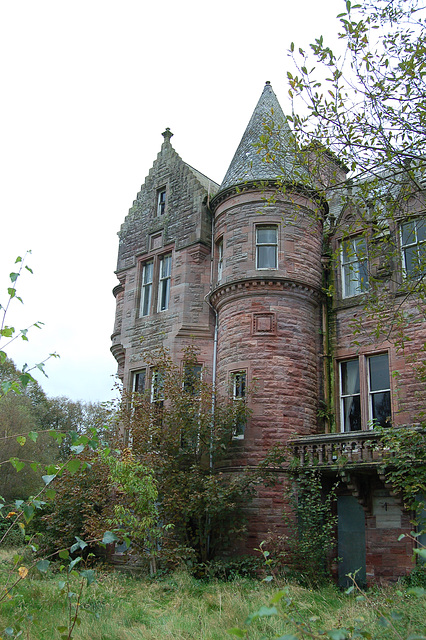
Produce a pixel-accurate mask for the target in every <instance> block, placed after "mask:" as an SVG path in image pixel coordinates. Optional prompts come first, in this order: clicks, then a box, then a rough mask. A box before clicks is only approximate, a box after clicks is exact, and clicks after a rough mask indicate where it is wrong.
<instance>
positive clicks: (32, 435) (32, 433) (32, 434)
mask: <svg viewBox="0 0 426 640" xmlns="http://www.w3.org/2000/svg"><path fill="white" fill-rule="evenodd" d="M28 437H29V439H30V440H32V441H33V442H37V438H38V433H37V431H30V432H29V434H28Z"/></svg>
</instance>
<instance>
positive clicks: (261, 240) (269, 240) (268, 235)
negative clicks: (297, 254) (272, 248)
mask: <svg viewBox="0 0 426 640" xmlns="http://www.w3.org/2000/svg"><path fill="white" fill-rule="evenodd" d="M257 244H277V228H276V227H257Z"/></svg>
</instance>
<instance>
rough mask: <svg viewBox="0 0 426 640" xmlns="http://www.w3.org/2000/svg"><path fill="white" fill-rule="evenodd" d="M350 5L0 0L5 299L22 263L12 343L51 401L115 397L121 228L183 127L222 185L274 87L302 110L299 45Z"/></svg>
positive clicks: (0, 236) (192, 151)
mask: <svg viewBox="0 0 426 640" xmlns="http://www.w3.org/2000/svg"><path fill="white" fill-rule="evenodd" d="M341 9H342V10H343V3H342V0H326V2H319V1H318V0H304V2H303V3H300V2H294V0H292V1H291V2H290V1H289V0H280V1H278V0H265V1H264V2H259V0H256V1H252V0H227V1H225V0H217V1H216V2H214V3H202V2H200V1H197V2H196V1H193V0H181V2H176V0H173V1H172V0H163V2H146V1H145V0H121V2H111V1H109V0H102V1H101V0H72V2H71V1H70V0H37V1H34V0H19V2H10V1H9V0H0V60H1V62H0V83H1V84H0V86H1V99H0V171H1V177H0V180H1V182H0V212H1V213H0V215H1V218H0V219H1V225H0V242H1V244H0V303H1V304H4V303H5V302H6V293H5V292H6V289H7V286H8V284H9V282H8V274H9V272H10V271H11V270H12V269H13V268H14V267H13V262H14V260H15V258H16V256H17V255H23V254H24V253H25V251H26V250H27V249H31V250H32V255H31V256H29V258H28V264H29V266H31V268H32V269H33V271H34V275H30V274H29V273H28V274H25V275H24V276H23V278H22V280H21V282H20V283H19V293H20V295H21V296H22V298H23V300H24V305H23V306H22V305H20V303H18V302H16V303H15V305H14V306H13V307H12V308H11V311H10V314H9V317H8V324H12V325H14V326H16V327H18V328H24V327H26V326H28V325H30V324H31V323H32V322H34V321H38V320H41V321H43V322H44V323H45V326H44V328H43V330H42V331H38V330H37V329H33V330H32V331H31V332H30V334H29V338H30V340H29V342H28V343H23V342H22V341H19V343H14V345H11V347H10V349H9V350H8V353H9V356H10V357H12V358H13V359H14V360H15V362H16V363H17V365H18V366H22V365H23V364H24V363H25V362H28V364H32V363H36V362H39V361H41V360H43V359H44V358H45V357H46V356H47V355H48V354H49V353H50V352H53V351H56V352H58V353H59V354H60V356H61V358H60V359H59V360H52V361H50V362H49V363H48V365H47V368H46V370H47V373H48V375H49V378H48V379H46V378H44V377H43V376H41V375H40V376H38V375H37V376H36V377H37V378H38V379H39V381H40V382H41V384H42V386H43V388H44V389H45V391H46V392H47V393H48V395H50V396H57V395H64V396H68V397H69V398H72V399H74V400H78V399H81V400H87V401H97V400H107V399H109V398H110V397H111V396H112V393H111V388H112V386H113V381H114V380H113V376H114V374H115V372H116V364H115V360H114V358H113V357H112V355H111V354H110V351H109V348H110V335H111V333H112V329H113V324H114V310H115V304H114V298H113V296H112V288H113V287H114V286H115V285H116V284H117V280H116V277H115V275H114V270H115V267H116V257H117V249H118V239H117V232H118V230H119V228H120V225H121V223H122V221H123V220H124V217H125V216H126V214H127V212H128V209H129V207H130V206H131V204H132V202H133V200H134V199H135V197H136V194H137V192H138V191H139V189H140V185H141V184H142V183H143V182H144V179H145V176H146V175H147V174H148V171H149V169H150V167H151V166H152V163H153V161H154V159H155V157H156V154H157V153H158V151H159V150H160V146H161V143H162V141H163V138H162V136H161V132H162V131H164V129H165V127H170V128H171V130H172V132H173V133H174V137H173V139H172V144H173V146H174V147H175V149H176V151H177V152H178V153H179V154H180V156H181V157H182V158H183V160H184V161H185V162H188V163H189V164H190V165H192V166H193V167H195V168H196V169H198V170H199V171H201V172H202V173H204V174H206V175H207V176H209V177H210V178H212V179H213V180H215V181H216V182H219V183H220V182H221V180H222V178H223V177H224V175H225V172H226V169H227V167H228V165H229V163H230V161H231V159H232V156H233V154H234V152H235V150H236V148H237V145H238V143H239V141H240V138H241V136H242V134H243V132H244V129H245V127H246V125H247V123H248V121H249V118H250V116H251V114H252V111H253V109H254V107H255V105H256V103H257V100H258V98H259V96H260V94H261V92H262V90H263V86H264V83H265V81H266V80H270V81H271V83H272V86H273V89H274V91H275V93H276V94H277V96H278V99H279V100H280V102H281V106H282V107H283V110H284V112H288V111H289V102H288V99H287V85H286V72H287V69H289V68H290V64H291V63H290V60H289V59H288V57H287V49H288V47H289V44H290V42H291V41H294V42H295V44H296V45H297V46H303V47H307V45H308V44H309V42H311V41H313V39H314V38H315V37H318V36H319V35H321V34H322V35H324V36H329V37H330V40H331V41H335V39H336V35H335V34H336V32H337V28H338V21H337V20H336V18H335V17H336V15H337V14H338V13H340V11H341Z"/></svg>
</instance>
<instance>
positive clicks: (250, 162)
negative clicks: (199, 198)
mask: <svg viewBox="0 0 426 640" xmlns="http://www.w3.org/2000/svg"><path fill="white" fill-rule="evenodd" d="M265 125H267V126H268V132H267V133H269V136H270V139H269V143H268V147H269V149H272V148H273V149H274V150H276V154H277V162H275V161H274V160H273V159H272V160H271V159H270V161H268V162H267V161H266V160H265V155H266V152H265V150H264V149H261V150H259V147H258V146H257V145H259V142H260V138H261V136H263V135H265V133H266V130H265ZM292 139H293V135H292V132H291V129H290V127H289V125H288V122H287V120H286V118H285V116H284V113H283V111H282V109H281V106H280V103H279V102H278V99H277V96H276V95H275V93H274V92H273V90H272V86H271V84H270V82H267V83H266V84H265V87H264V89H263V92H262V95H261V96H260V99H259V102H258V103H257V105H256V108H255V110H254V111H253V115H252V117H251V119H250V122H249V123H248V125H247V129H246V130H245V133H244V135H243V137H242V139H241V142H240V144H239V146H238V149H237V151H236V152H235V155H234V158H233V160H232V162H231V164H230V165H229V168H228V171H227V172H226V175H225V177H224V179H223V182H222V184H221V186H220V191H222V190H223V189H227V188H228V187H232V186H235V185H238V184H241V183H244V182H247V181H253V180H256V181H261V180H273V179H275V178H276V177H277V175H281V176H282V175H283V173H285V174H286V175H287V177H290V175H291V173H292V169H293V167H294V152H291V149H292V148H293V144H292ZM278 157H279V161H278Z"/></svg>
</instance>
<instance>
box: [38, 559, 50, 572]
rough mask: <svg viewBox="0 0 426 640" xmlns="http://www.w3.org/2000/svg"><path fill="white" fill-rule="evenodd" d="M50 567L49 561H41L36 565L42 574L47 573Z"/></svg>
mask: <svg viewBox="0 0 426 640" xmlns="http://www.w3.org/2000/svg"><path fill="white" fill-rule="evenodd" d="M49 565H50V562H49V560H39V561H38V562H37V564H36V567H37V569H38V570H39V571H40V572H41V573H46V571H47V570H48V568H49Z"/></svg>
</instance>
